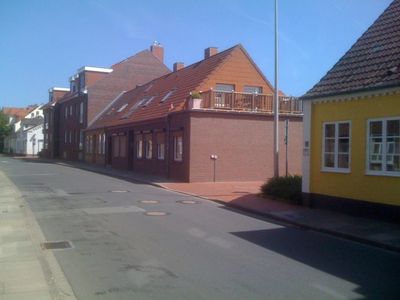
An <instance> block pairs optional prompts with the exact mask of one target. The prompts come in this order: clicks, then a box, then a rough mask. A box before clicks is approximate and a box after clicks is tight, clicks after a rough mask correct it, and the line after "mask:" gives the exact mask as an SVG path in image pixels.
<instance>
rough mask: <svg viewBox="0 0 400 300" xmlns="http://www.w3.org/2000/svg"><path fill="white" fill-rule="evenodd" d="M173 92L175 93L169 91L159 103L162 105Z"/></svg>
mask: <svg viewBox="0 0 400 300" xmlns="http://www.w3.org/2000/svg"><path fill="white" fill-rule="evenodd" d="M174 91H175V90H172V91H169V92H168V93H166V94H165V96H164V97H163V98H162V99H161V101H160V103H162V102H164V101H165V100H167V99H168V97H169V96H171V95H172V93H173V92H174Z"/></svg>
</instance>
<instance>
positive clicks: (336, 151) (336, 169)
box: [321, 120, 352, 173]
mask: <svg viewBox="0 0 400 300" xmlns="http://www.w3.org/2000/svg"><path fill="white" fill-rule="evenodd" d="M339 124H349V153H348V155H349V166H348V168H339V167H338V157H339ZM326 125H335V145H334V147H335V148H334V152H333V155H334V167H325V126H326ZM351 128H352V126H351V121H350V120H346V121H331V122H323V123H322V157H321V171H322V172H332V173H350V172H351V140H352V137H351Z"/></svg>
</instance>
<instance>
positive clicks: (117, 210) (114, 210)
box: [82, 205, 146, 215]
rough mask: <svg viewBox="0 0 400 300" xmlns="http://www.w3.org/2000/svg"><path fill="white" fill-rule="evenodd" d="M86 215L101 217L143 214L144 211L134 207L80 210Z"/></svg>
mask: <svg viewBox="0 0 400 300" xmlns="http://www.w3.org/2000/svg"><path fill="white" fill-rule="evenodd" d="M82 210H83V211H84V212H85V213H87V214H88V215H101V214H118V213H131V212H145V211H146V210H144V209H142V208H140V207H138V206H135V205H130V206H114V207H95V208H85V209H82Z"/></svg>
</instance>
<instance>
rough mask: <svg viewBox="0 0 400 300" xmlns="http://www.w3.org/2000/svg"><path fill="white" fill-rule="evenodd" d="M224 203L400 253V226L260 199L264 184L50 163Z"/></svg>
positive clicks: (59, 162)
mask: <svg viewBox="0 0 400 300" xmlns="http://www.w3.org/2000/svg"><path fill="white" fill-rule="evenodd" d="M49 162H53V163H58V164H61V165H67V166H71V167H77V168H81V169H85V170H88V171H92V172H97V173H102V174H105V175H110V176H114V177H118V178H122V179H125V180H129V181H134V182H142V183H146V184H151V185H154V186H158V187H162V188H165V189H169V190H173V191H177V192H181V193H185V194H189V195H193V196H196V197H201V198H204V199H208V200H213V201H218V202H221V203H224V205H226V206H227V207H231V208H234V209H239V210H242V211H245V212H250V213H253V214H257V215H261V216H264V217H267V218H270V219H274V220H276V221H279V222H284V223H288V224H292V225H295V226H298V227H300V228H304V229H309V230H314V231H319V232H323V233H327V234H331V235H334V236H337V237H341V238H346V239H350V240H353V241H357V242H361V243H365V244H368V245H372V246H376V247H380V248H384V249H388V250H392V251H397V252H400V224H394V223H388V222H383V221H379V220H373V219H367V218H361V217H354V216H350V215H345V214H341V213H337V212H332V211H327V210H320V209H310V208H306V207H302V206H298V205H292V204H289V203H285V202H280V201H275V200H273V199H265V198H261V197H259V196H258V193H259V187H260V185H261V184H262V182H216V183H214V182H207V183H176V182H171V181H168V180H166V179H163V178H158V177H154V176H150V175H144V174H140V173H135V172H133V171H122V170H115V169H108V168H104V167H98V166H93V165H89V164H86V163H81V162H65V161H53V160H51V161H49Z"/></svg>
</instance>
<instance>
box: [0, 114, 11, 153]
mask: <svg viewBox="0 0 400 300" xmlns="http://www.w3.org/2000/svg"><path fill="white" fill-rule="evenodd" d="M10 132H11V126H10V125H9V124H8V116H7V115H5V114H4V112H3V111H0V152H3V147H4V138H5V137H6V136H8V135H9V134H10Z"/></svg>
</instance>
